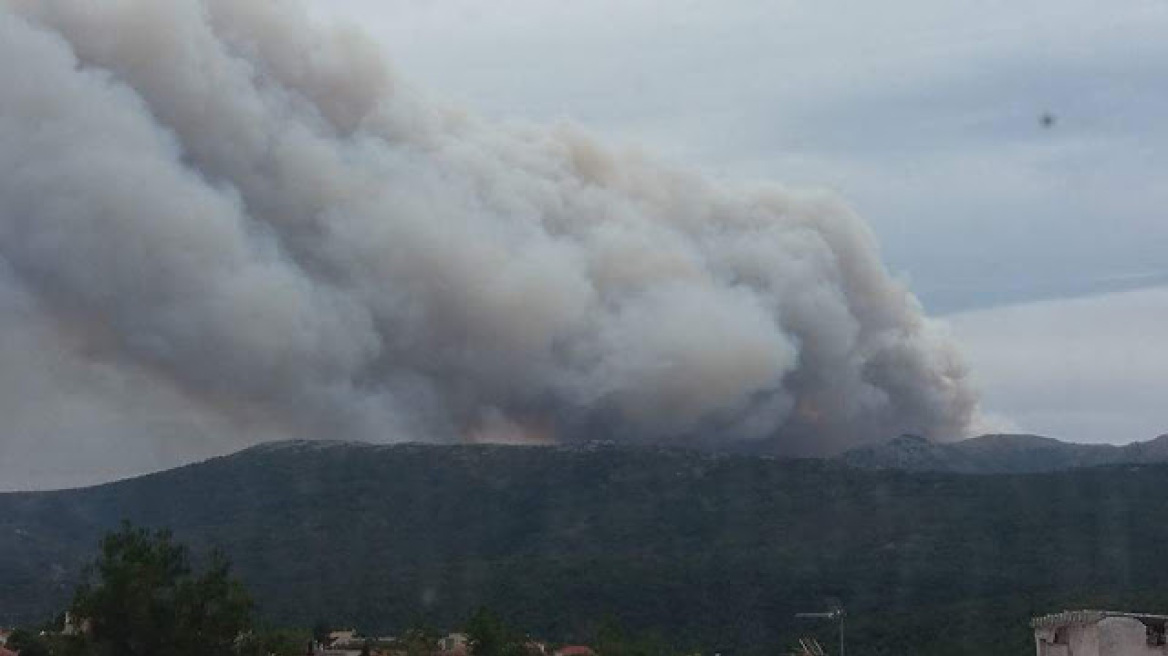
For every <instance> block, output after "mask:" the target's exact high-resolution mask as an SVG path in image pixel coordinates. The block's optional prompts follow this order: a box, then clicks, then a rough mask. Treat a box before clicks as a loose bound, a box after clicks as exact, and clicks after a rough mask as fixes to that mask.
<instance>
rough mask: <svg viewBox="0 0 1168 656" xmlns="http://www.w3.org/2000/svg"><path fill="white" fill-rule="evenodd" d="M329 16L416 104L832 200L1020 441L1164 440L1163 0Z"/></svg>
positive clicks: (760, 4)
mask: <svg viewBox="0 0 1168 656" xmlns="http://www.w3.org/2000/svg"><path fill="white" fill-rule="evenodd" d="M313 8H314V11H315V12H316V13H317V14H318V15H319V16H320V17H321V19H322V20H328V21H342V22H349V23H352V24H356V25H359V26H360V29H363V30H366V31H368V32H369V33H370V34H372V35H373V36H374V37H375V38H376V39H377V41H378V42H379V43H380V44H381V45H382V46H383V47H384V48H385V50H386V51H387V52H388V53H389V55H390V58H391V61H392V62H393V63H394V67H395V69H396V71H397V73H398V75H399V76H400V77H401V78H403V79H405V80H407V81H408V82H409V83H411V84H413V85H415V86H418V87H421V88H424V89H426V90H427V92H428V93H433V94H437V95H439V96H441V97H443V98H444V99H446V100H448V101H450V102H452V103H454V104H462V105H465V106H468V107H470V108H473V109H474V110H476V111H479V112H482V113H485V114H487V115H489V116H491V117H495V118H499V119H503V120H513V121H520V122H523V121H533V122H551V121H571V122H574V123H578V124H581V125H583V126H585V127H586V128H588V129H589V130H592V131H594V132H596V133H600V134H602V135H605V136H606V137H607V138H609V139H610V140H612V141H614V142H618V143H631V144H634V145H636V146H638V147H641V148H644V149H645V150H646V151H648V152H650V153H653V154H655V156H658V157H660V158H662V159H664V160H666V161H668V162H670V163H672V164H676V165H679V166H684V167H690V168H697V169H701V170H703V171H704V172H706V173H708V174H710V175H714V176H718V177H724V178H764V179H771V180H778V181H781V182H784V183H787V184H791V185H793V186H816V187H828V188H830V189H833V190H835V191H836V192H837V193H839V194H840V195H841V196H843V197H844V198H845V199H847V201H848V202H849V203H850V204H851V205H852V206H853V207H854V208H856V210H857V211H858V212H859V213H860V214H861V215H863V216H864V217H865V218H866V219H867V220H868V221H869V222H870V224H871V225H872V227H873V229H874V230H875V232H876V234H877V235H878V237H879V238H880V241H881V243H882V246H883V249H884V255H885V260H886V261H887V263H888V264H889V266H890V267H891V268H892V269H893V271H894V272H896V273H897V274H898V275H900V276H902V277H903V278H905V279H906V280H908V281H909V282H910V284H911V286H912V288H913V289H914V291H916V293H917V294H918V295H919V297H920V298H921V299H922V301H923V302H924V304H925V306H926V308H927V309H928V311H929V312H930V313H932V314H934V315H947V317H946V318H947V319H948V320H949V322H950V323H951V324H952V325H953V327H954V331H955V333H956V334H957V335H958V337H959V338H960V339H961V341H962V343H963V344H964V348H965V350H966V352H967V354H968V355H969V357H970V359H971V362H972V365H973V367H974V370H975V374H976V376H977V378H978V380H979V381H980V384H981V388H982V390H983V393H984V398H985V405H986V409H987V410H988V411H989V412H991V413H994V414H996V415H1000V416H1001V417H1002V418H1003V425H1005V426H1008V427H1013V428H1016V429H1018V430H1027V431H1034V432H1039V433H1045V434H1050V435H1054V436H1057V437H1061V438H1067V439H1075V440H1080V441H1111V442H1126V441H1131V440H1136V439H1147V438H1150V437H1153V436H1155V435H1157V434H1159V433H1161V432H1165V431H1168V404H1165V403H1163V402H1162V398H1163V396H1164V394H1163V393H1164V392H1165V389H1164V386H1163V384H1162V383H1159V381H1158V380H1157V378H1156V376H1155V373H1157V372H1159V371H1164V370H1165V368H1164V367H1163V366H1161V367H1159V368H1158V369H1157V367H1156V365H1157V364H1160V365H1163V364H1165V357H1166V356H1165V353H1168V330H1165V328H1168V302H1166V301H1168V293H1166V292H1165V290H1164V288H1163V286H1165V285H1168V265H1166V263H1165V253H1166V252H1168V212H1166V210H1165V207H1168V184H1164V183H1163V180H1164V176H1165V173H1166V172H1168V125H1166V124H1165V122H1164V121H1163V116H1165V115H1166V114H1168V73H1166V70H1165V68H1164V65H1163V63H1164V62H1166V61H1168V39H1166V38H1164V35H1165V34H1168V3H1166V2H1164V1H1163V0H1119V1H1118V2H1113V3H1106V4H1104V3H1099V2H1094V1H1090V2H1089V1H1085V0H1042V1H1037V2H1028V3H1016V2H1005V1H991V2H977V3H974V2H948V3H937V2H931V1H926V0H896V1H894V2H886V3H878V4H873V3H860V2H840V1H830V0H829V1H824V2H793V1H791V2H781V1H761V0H760V1H755V0H738V1H736V2H727V3H713V2H685V1H679V0H669V1H665V0H632V1H631V0H620V1H617V0H590V1H589V2H584V3H564V2H549V1H538V0H507V1H502V2H496V3H489V4H487V3H481V2H477V1H473V0H440V1H436V2H422V1H420V0H388V1H387V0H327V1H323V0H322V1H318V2H315V4H314V7H313ZM1046 115H1049V116H1050V117H1052V118H1053V124H1051V125H1049V126H1044V125H1043V121H1042V117H1043V116H1046ZM1128 290H1144V291H1136V292H1134V293H1121V292H1125V291H1128ZM1071 299H1074V300H1071Z"/></svg>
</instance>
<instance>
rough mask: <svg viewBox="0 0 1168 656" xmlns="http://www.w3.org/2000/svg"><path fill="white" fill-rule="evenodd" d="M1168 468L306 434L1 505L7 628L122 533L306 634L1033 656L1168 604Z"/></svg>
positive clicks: (63, 595)
mask: <svg viewBox="0 0 1168 656" xmlns="http://www.w3.org/2000/svg"><path fill="white" fill-rule="evenodd" d="M1166 496H1168V467H1165V466H1159V465H1154V466H1123V467H1102V468H1093V469H1084V470H1076V471H1068V472H1059V473H1049V474H1028V475H999V476H970V475H957V474H933V473H905V472H895V471H864V470H858V469H850V468H847V467H845V466H843V465H841V464H838V463H832V462H823V461H783V460H776V459H769V458H761V457H750V456H713V455H706V454H698V453H693V452H687V451H671V450H661V449H631V448H616V447H611V446H591V447H577V448H541V447H500V446H421V445H399V446H378V447H374V446H367V445H356V444H340V443H305V442H298V443H283V444H276V445H269V446H264V447H258V448H255V449H250V450H248V451H244V452H242V453H239V454H236V455H234V456H229V457H225V458H219V459H215V460H211V461H208V462H206V463H202V464H198V465H192V466H189V467H184V468H180V469H176V470H172V471H169V472H163V473H160V474H155V475H151V476H146V477H143V478H139V479H134V480H130V481H124V482H120V483H115V484H110V485H105V486H101V487H96V488H88V489H82V490H71V491H61V492H46V493H20V494H6V495H0V624H3V623H10V622H13V621H29V620H35V619H38V618H39V617H41V616H43V615H47V614H49V613H52V612H53V611H55V610H58V609H60V608H62V605H63V604H64V602H65V600H66V599H67V597H68V594H69V590H70V589H71V586H72V582H73V581H74V580H75V577H76V573H77V572H78V571H79V568H80V567H81V566H82V565H83V563H84V562H85V561H86V560H88V559H91V558H92V557H93V556H94V555H95V553H96V540H97V538H98V536H99V534H100V533H101V532H102V531H104V530H106V529H109V528H111V527H113V526H115V525H116V524H117V523H118V522H119V521H120V520H121V519H123V518H125V519H129V520H131V521H133V522H135V523H139V524H144V525H148V526H169V527H172V528H173V529H174V531H175V534H176V537H177V538H178V539H180V540H183V541H185V542H187V543H189V544H191V545H192V546H194V547H195V550H196V551H198V552H202V551H204V548H205V547H206V546H209V545H211V544H218V545H221V546H223V547H224V548H225V549H226V550H227V552H228V555H229V556H230V558H231V559H232V561H233V562H234V563H235V564H236V566H237V567H238V571H239V573H240V575H241V577H242V578H243V579H244V581H245V582H246V583H247V584H248V586H249V588H250V590H251V591H252V593H253V596H254V597H255V598H256V599H257V601H258V602H259V603H260V606H261V611H262V612H263V613H264V614H265V615H266V616H267V617H268V618H271V619H272V620H274V621H276V622H279V623H282V624H301V625H305V626H307V625H311V623H313V622H314V621H316V620H320V619H327V620H329V621H332V622H336V623H342V624H355V625H357V626H358V627H359V628H361V629H364V630H365V631H368V632H371V633H374V632H376V633H392V632H394V631H398V630H400V629H401V628H402V627H404V626H406V625H408V624H411V623H416V622H428V623H431V624H434V625H437V626H440V627H453V626H456V625H458V624H459V623H461V622H462V621H464V620H465V619H466V617H467V616H468V615H469V614H470V612H471V611H472V610H473V609H474V608H475V607H477V606H479V605H487V606H489V607H491V608H493V609H495V610H497V611H498V612H500V613H501V614H502V615H503V616H504V617H506V618H507V619H508V620H509V621H511V622H512V623H514V624H516V625H519V626H522V627H525V628H526V629H527V630H529V631H531V632H532V633H534V634H536V635H539V636H542V637H545V638H548V639H552V640H557V639H558V640H588V639H589V638H590V636H591V635H592V632H594V631H595V629H596V627H597V625H598V624H599V623H600V622H601V621H602V620H603V619H604V618H606V617H615V618H617V619H618V620H619V621H620V622H621V623H622V624H624V625H625V627H626V628H629V629H633V630H636V631H641V632H655V633H657V634H659V635H660V636H661V637H663V638H664V639H665V640H666V641H668V642H669V643H671V644H673V645H676V646H677V647H679V648H693V649H702V650H703V651H720V652H722V653H723V654H728V653H764V652H765V653H775V652H776V651H777V650H778V649H779V648H780V647H785V646H787V645H788V644H789V642H790V641H791V640H793V639H794V638H795V637H796V636H798V635H800V634H807V633H815V632H816V631H819V632H820V635H822V636H823V641H824V642H825V644H832V642H833V638H831V636H832V635H833V630H832V627H829V626H818V625H816V624H814V623H807V621H805V620H797V619H795V618H794V617H793V616H794V614H795V613H796V612H799V611H806V610H818V609H821V608H822V607H823V606H824V605H825V604H827V603H829V600H830V599H832V598H835V599H838V600H840V601H841V602H842V603H843V604H844V605H845V606H846V607H847V610H848V613H849V615H848V618H847V633H848V643H849V646H848V653H849V654H853V655H855V656H860V655H863V654H906V653H919V654H946V655H949V656H951V655H957V654H987V653H993V654H1019V655H1021V654H1029V653H1030V652H1031V651H1032V649H1033V646H1032V643H1031V642H1030V638H1029V630H1028V628H1027V621H1028V619H1029V617H1030V616H1031V615H1033V614H1038V613H1044V612H1049V611H1052V610H1058V609H1061V608H1063V607H1076V606H1110V607H1116V608H1122V609H1131V610H1143V611H1159V612H1163V611H1164V610H1166V609H1168V585H1166V584H1168V568H1165V567H1164V566H1163V559H1162V557H1161V551H1162V548H1163V545H1165V544H1168V504H1166V503H1165V501H1164V500H1165V498H1166Z"/></svg>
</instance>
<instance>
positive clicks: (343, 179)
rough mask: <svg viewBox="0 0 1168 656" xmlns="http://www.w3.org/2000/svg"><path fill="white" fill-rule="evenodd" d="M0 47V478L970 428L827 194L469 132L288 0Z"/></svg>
mask: <svg viewBox="0 0 1168 656" xmlns="http://www.w3.org/2000/svg"><path fill="white" fill-rule="evenodd" d="M0 62H2V63H0V89H2V90H3V92H2V93H0V307H2V308H3V310H4V312H3V313H2V314H0V316H2V318H0V322H2V325H0V329H2V330H3V332H4V334H5V335H6V339H5V341H4V342H3V344H0V386H2V387H3V390H4V394H2V395H0V405H2V406H3V408H2V409H3V412H4V415H5V417H6V420H7V422H8V427H7V428H6V429H5V431H4V433H3V434H0V453H2V454H4V458H3V459H0V461H2V462H3V463H4V465H3V467H5V468H6V469H5V470H4V471H0V476H11V475H15V474H14V472H16V471H17V470H16V469H15V467H16V465H15V462H16V456H17V455H18V454H25V453H32V454H33V455H32V456H31V458H30V460H31V465H30V463H29V462H24V463H23V464H22V465H20V467H21V470H22V471H36V469H37V467H42V468H45V469H46V471H47V468H48V467H49V465H48V464H45V463H48V462H49V461H48V458H49V456H48V455H43V454H48V453H50V452H55V453H57V454H58V456H59V454H60V452H62V451H68V452H70V453H71V454H72V455H71V456H70V457H71V458H72V459H73V460H70V461H69V462H72V463H74V464H73V465H69V466H76V467H81V466H83V465H89V466H92V465H93V463H94V459H100V458H104V459H105V460H106V461H107V462H108V461H113V460H120V459H122V458H132V457H139V464H137V465H129V466H130V467H131V468H132V467H134V466H148V465H147V463H149V462H151V460H150V458H154V459H156V460H158V461H160V462H163V461H168V460H169V461H174V460H175V459H181V458H184V457H185V458H189V457H197V456H202V455H209V454H210V453H214V452H217V451H222V450H225V449H226V448H229V447H233V446H238V445H242V444H247V443H253V442H257V441H261V440H264V439H270V438H272V437H276V436H281V437H297V436H303V437H342V438H348V439H365V440H372V441H386V440H406V439H413V440H429V441H450V442H453V441H466V440H487V441H512V440H514V441H528V442H530V441H553V440H554V441H573V440H579V439H586V438H595V437H603V438H607V439H615V440H626V441H645V442H665V443H670V442H677V441H687V440H692V439H696V438H699V437H700V438H702V439H707V438H708V436H711V435H714V436H718V439H727V440H741V439H758V438H773V439H774V440H775V443H776V444H777V445H778V448H779V449H780V450H781V451H784V452H788V453H826V452H833V451H838V450H840V449H842V448H845V447H847V446H850V445H854V444H856V443H859V442H862V441H864V440H866V439H872V438H876V437H886V436H888V435H890V434H897V433H899V432H913V433H916V434H922V435H926V436H930V437H935V438H947V437H956V436H959V435H962V434H964V433H966V432H967V430H968V428H969V426H970V424H971V422H973V421H974V420H975V419H976V414H977V408H976V399H975V395H974V394H973V392H972V391H971V388H970V386H969V384H968V382H967V373H966V369H965V366H964V365H963V363H962V361H961V358H960V356H959V354H958V353H957V352H956V351H955V349H954V348H953V346H952V345H951V344H950V343H949V342H948V340H947V339H946V338H945V336H944V335H943V334H941V333H939V332H938V331H937V329H936V328H935V327H934V326H932V324H931V323H930V322H929V321H928V320H927V319H926V318H925V317H924V316H923V314H922V312H921V309H920V306H919V304H918V303H917V302H916V300H915V299H914V297H913V296H912V295H911V294H910V293H909V292H908V291H907V290H906V289H905V288H904V286H903V285H902V284H901V283H900V282H898V281H896V280H894V279H893V278H892V277H890V275H889V274H888V272H887V271H886V269H885V268H884V266H883V265H882V264H881V262H880V258H879V252H878V248H877V246H876V244H875V240H874V239H873V237H872V235H871V233H870V232H869V230H868V229H867V227H866V226H865V225H864V223H863V222H862V221H861V220H860V219H859V218H857V217H856V216H855V215H853V214H852V213H851V212H850V211H849V210H848V209H847V208H846V207H845V206H843V205H842V204H841V203H840V202H838V201H837V200H835V199H833V198H831V197H829V196H826V195H823V194H816V193H804V192H797V191H792V190H789V189H785V188H782V187H779V186H775V185H771V184H761V183H760V184H749V185H748V184H741V185H736V184H728V183H723V182H715V181H710V180H706V179H703V178H701V177H699V176H696V175H693V174H690V173H687V172H685V171H679V170H676V169H671V168H668V167H666V166H663V165H660V164H658V163H656V162H655V161H654V160H653V159H652V158H651V157H649V156H646V155H644V154H642V153H638V152H630V151H624V150H620V149H613V148H610V147H607V146H605V145H602V144H600V143H598V142H597V141H596V140H594V139H593V137H591V136H590V135H588V134H586V133H584V132H583V131H581V130H580V129H578V128H575V127H573V126H571V125H557V126H552V127H539V126H530V125H498V124H493V123H490V122H487V121H483V120H481V119H478V118H476V117H475V116H473V115H471V114H468V113H466V112H463V111H460V110H458V109H454V108H451V107H447V106H442V105H439V104H437V103H434V102H431V101H429V100H428V99H426V98H425V96H424V95H423V94H422V93H421V92H420V91H418V90H417V89H415V88H413V87H412V86H410V85H408V84H406V83H404V82H402V81H400V80H398V79H397V78H395V76H394V75H393V73H392V72H391V71H390V70H389V69H388V68H387V66H386V64H385V62H383V60H382V58H381V56H380V54H379V53H378V51H377V49H376V47H374V45H372V44H371V43H370V42H369V41H367V40H366V39H364V38H363V37H362V36H361V35H360V34H357V33H353V32H349V31H325V30H321V29H318V28H316V27H314V26H312V25H311V24H310V23H309V21H308V20H307V19H306V18H305V16H304V14H303V12H302V11H300V9H299V8H298V7H297V5H295V4H293V3H288V2H260V1H254V0H247V1H239V0H204V1H196V0H181V1H179V0H176V1H173V2H166V3H155V2H146V1H132V0H124V1H117V2H108V3H100V4H97V3H81V2H69V1H53V0H50V1H46V2H32V1H27V2H26V1H21V0H0ZM33 445H36V446H37V448H36V449H34V448H33ZM111 451H113V452H114V453H113V455H110V452H111ZM131 452H135V453H145V454H147V456H145V459H142V458H143V456H141V455H138V456H131V455H130V453H131ZM38 454H39V455H38ZM42 456H43V458H44V460H43V462H39V461H38V460H37V459H38V458H40V457H42ZM8 463H14V464H13V465H12V467H13V469H11V470H9V469H7V468H8V467H9V464H8ZM29 467H31V470H30V469H29Z"/></svg>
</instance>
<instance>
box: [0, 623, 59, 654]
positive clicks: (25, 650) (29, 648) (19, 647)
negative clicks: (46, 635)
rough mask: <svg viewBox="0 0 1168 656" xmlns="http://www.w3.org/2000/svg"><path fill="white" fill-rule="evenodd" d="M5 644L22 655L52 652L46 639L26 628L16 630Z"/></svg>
mask: <svg viewBox="0 0 1168 656" xmlns="http://www.w3.org/2000/svg"><path fill="white" fill-rule="evenodd" d="M5 646H6V647H7V648H8V649H11V650H12V651H15V652H17V653H19V654H20V655H21V656H49V653H50V652H49V648H48V646H47V645H46V644H45V641H44V640H42V639H41V638H40V636H37V635H36V634H34V633H33V632H32V631H28V630H26V629H16V630H14V631H13V632H12V635H10V636H8V642H7V643H6V644H5Z"/></svg>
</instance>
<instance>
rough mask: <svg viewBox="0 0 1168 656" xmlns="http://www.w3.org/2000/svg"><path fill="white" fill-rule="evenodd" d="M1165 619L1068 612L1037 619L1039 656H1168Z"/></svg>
mask: <svg viewBox="0 0 1168 656" xmlns="http://www.w3.org/2000/svg"><path fill="white" fill-rule="evenodd" d="M1166 622H1168V615H1148V614H1144V613H1119V612H1114V611H1106V610H1070V611H1063V612H1061V613H1055V614H1053V615H1044V616H1043V617H1036V618H1034V619H1033V620H1031V622H1030V626H1032V627H1033V628H1034V645H1035V648H1036V649H1037V654H1038V656H1168V646H1166V645H1165V623H1166Z"/></svg>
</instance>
